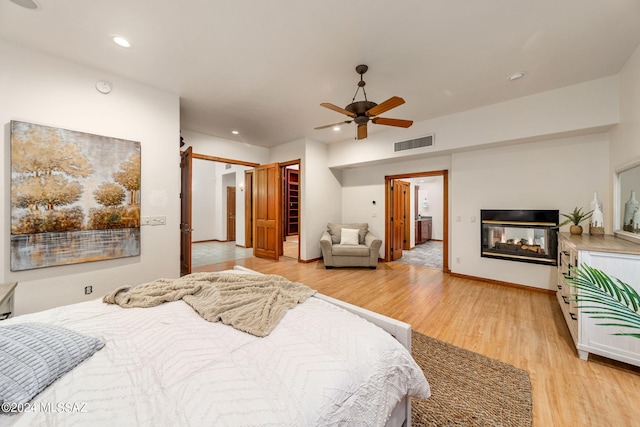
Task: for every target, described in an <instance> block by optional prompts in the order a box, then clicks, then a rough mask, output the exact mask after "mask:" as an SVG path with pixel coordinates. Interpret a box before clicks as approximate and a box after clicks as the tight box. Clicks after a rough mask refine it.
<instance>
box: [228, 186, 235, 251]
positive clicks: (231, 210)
mask: <svg viewBox="0 0 640 427" xmlns="http://www.w3.org/2000/svg"><path fill="white" fill-rule="evenodd" d="M235 240H236V187H227V241H229V242H233V241H235Z"/></svg>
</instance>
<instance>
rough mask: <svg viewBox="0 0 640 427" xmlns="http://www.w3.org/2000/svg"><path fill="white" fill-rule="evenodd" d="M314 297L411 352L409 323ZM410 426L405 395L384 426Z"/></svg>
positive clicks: (317, 296) (317, 295)
mask: <svg viewBox="0 0 640 427" xmlns="http://www.w3.org/2000/svg"><path fill="white" fill-rule="evenodd" d="M233 269H234V270H239V271H245V272H247V273H252V274H256V273H257V274H262V273H260V272H259V271H255V270H251V269H248V268H246V267H242V266H240V265H236V266H234V267H233ZM314 297H315V298H319V299H321V300H323V301H326V302H328V303H330V304H333V305H336V306H338V307H340V308H343V309H345V310H347V311H349V312H351V313H353V314H355V315H357V316H360V317H362V318H363V319H366V320H368V321H369V322H371V323H373V324H374V325H376V326H378V327H379V328H382V329H384V330H385V331H387V332H388V333H389V334H391V336H392V337H394V338H395V339H396V340H397V341H398V342H399V343H400V344H402V346H403V347H405V348H406V349H407V350H408V351H409V353H410V354H411V325H410V324H408V323H404V322H401V321H399V320H396V319H392V318H391V317H387V316H383V315H382V314H378V313H375V312H373V311H370V310H366V309H364V308H362V307H358V306H355V305H353V304H349V303H347V302H344V301H340V300H338V299H335V298H331V297H329V296H327V295H323V294H320V293H316V294H315V295H314ZM401 426H405V427H410V426H411V399H410V398H409V397H407V396H405V397H404V398H403V399H402V400H401V401H400V402H399V403H398V405H396V407H395V408H394V409H393V411H392V412H391V417H390V418H389V420H388V421H387V424H386V427H401Z"/></svg>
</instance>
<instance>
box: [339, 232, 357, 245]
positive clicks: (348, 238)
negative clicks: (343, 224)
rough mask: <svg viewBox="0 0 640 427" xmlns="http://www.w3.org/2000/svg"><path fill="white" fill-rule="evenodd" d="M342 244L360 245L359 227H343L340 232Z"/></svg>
mask: <svg viewBox="0 0 640 427" xmlns="http://www.w3.org/2000/svg"><path fill="white" fill-rule="evenodd" d="M340 244H341V245H351V246H357V245H358V229H357V228H343V229H342V233H341V234H340Z"/></svg>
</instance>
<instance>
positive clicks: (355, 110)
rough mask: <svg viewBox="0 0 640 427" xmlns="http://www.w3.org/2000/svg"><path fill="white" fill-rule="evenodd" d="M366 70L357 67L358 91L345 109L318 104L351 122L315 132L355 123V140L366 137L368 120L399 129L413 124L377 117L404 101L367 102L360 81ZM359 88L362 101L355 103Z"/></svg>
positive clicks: (395, 98)
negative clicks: (348, 118)
mask: <svg viewBox="0 0 640 427" xmlns="http://www.w3.org/2000/svg"><path fill="white" fill-rule="evenodd" d="M368 69H369V67H368V66H366V65H358V66H357V67H356V72H357V73H358V74H360V81H359V82H358V89H356V93H355V95H353V99H352V100H351V104H349V105H347V106H346V107H345V108H340V107H338V106H337V105H333V104H330V103H328V102H323V103H322V104H320V105H321V106H323V107H325V108H328V109H330V110H333V111H337V112H338V113H342V114H344V115H346V116H349V117H351V120H344V121H342V122H338V123H333V124H330V125H325V126H320V127H317V128H315V129H316V130H318V129H326V128H329V127H332V126H339V125H342V124H346V123H352V122H355V123H356V125H357V126H358V127H357V132H356V139H365V138H366V137H367V123H368V122H369V120H371V122H372V123H374V124H377V125H385V126H395V127H401V128H408V127H409V126H411V125H412V124H413V120H402V119H390V118H386V117H378V115H380V114H382V113H384V112H385V111H389V110H391V109H392V108H395V107H397V106H399V105H402V104H404V99H402V98H400V97H399V96H392V97H391V98H389V99H387V100H386V101H384V102H383V103H381V104H376V103H375V102H371V101H369V100H368V99H367V92H366V91H365V90H364V86H365V84H366V83H365V82H364V80H362V75H363V74H364V73H366V72H367V70H368ZM360 88H362V93H363V94H364V101H356V96H357V95H358V91H359V90H360Z"/></svg>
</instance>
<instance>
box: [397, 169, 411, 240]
mask: <svg viewBox="0 0 640 427" xmlns="http://www.w3.org/2000/svg"><path fill="white" fill-rule="evenodd" d="M397 182H398V184H400V186H401V188H402V203H403V204H404V210H403V212H402V214H403V220H402V222H403V225H404V236H403V238H402V249H404V250H409V249H411V183H409V182H406V181H397Z"/></svg>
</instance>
